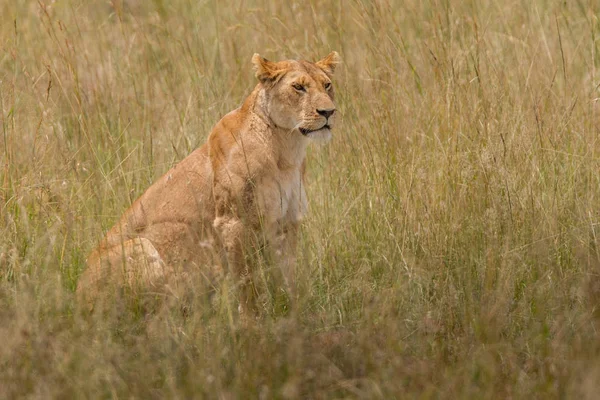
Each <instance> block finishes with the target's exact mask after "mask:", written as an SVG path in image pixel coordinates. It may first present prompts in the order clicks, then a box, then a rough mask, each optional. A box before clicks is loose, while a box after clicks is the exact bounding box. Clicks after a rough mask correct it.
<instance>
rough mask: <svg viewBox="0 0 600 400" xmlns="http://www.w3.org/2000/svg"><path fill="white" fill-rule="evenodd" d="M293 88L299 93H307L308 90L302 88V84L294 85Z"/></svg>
mask: <svg viewBox="0 0 600 400" xmlns="http://www.w3.org/2000/svg"><path fill="white" fill-rule="evenodd" d="M292 87H293V88H294V89H296V90H297V91H299V92H306V89H305V88H304V86H302V85H301V84H299V83H294V84H293V85H292Z"/></svg>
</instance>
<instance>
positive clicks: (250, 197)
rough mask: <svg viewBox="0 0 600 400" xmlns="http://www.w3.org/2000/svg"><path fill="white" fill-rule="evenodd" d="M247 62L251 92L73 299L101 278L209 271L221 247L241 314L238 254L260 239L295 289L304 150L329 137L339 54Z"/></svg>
mask: <svg viewBox="0 0 600 400" xmlns="http://www.w3.org/2000/svg"><path fill="white" fill-rule="evenodd" d="M252 62H253V64H254V67H255V69H256V76H257V78H258V80H259V83H258V85H257V86H256V87H255V89H254V90H253V92H252V93H251V94H250V95H249V96H248V98H247V99H246V100H245V101H244V103H243V105H242V106H241V107H240V108H238V109H236V110H234V111H232V112H230V113H229V114H227V115H225V116H224V117H223V118H222V119H221V120H220V121H219V122H218V123H217V124H216V126H215V127H214V128H213V130H212V132H211V134H210V136H209V138H208V141H207V143H206V144H204V145H203V146H202V147H200V148H199V149H197V150H196V151H194V152H193V153H192V154H190V155H189V156H188V157H187V158H185V159H184V160H183V161H181V162H180V163H179V164H178V165H176V166H175V167H173V168H172V169H171V170H170V171H168V172H167V173H166V174H165V175H164V176H163V177H161V178H160V179H159V180H158V181H157V182H155V183H154V184H153V185H152V186H151V187H150V188H149V189H148V190H147V191H146V192H145V193H144V194H143V195H142V196H141V197H140V198H139V199H137V200H136V201H135V202H134V203H133V205H132V206H131V207H130V208H129V209H128V210H127V211H126V212H125V214H124V215H123V216H122V217H121V219H120V220H119V222H118V223H117V224H116V225H115V226H114V227H113V228H112V229H111V230H110V231H109V232H108V233H107V235H106V237H105V238H104V240H103V241H102V242H101V243H100V244H99V246H98V247H97V248H96V249H95V250H94V251H92V253H91V254H90V256H89V257H88V260H87V269H86V271H84V273H83V275H82V276H81V277H80V279H79V283H78V286H77V292H78V293H79V294H80V295H84V296H87V297H90V298H94V297H95V296H96V295H97V294H98V292H99V290H100V289H101V286H102V285H104V284H106V283H108V282H112V283H116V284H119V285H122V284H129V285H132V284H141V285H142V286H145V287H147V286H151V285H157V284H158V283H159V282H162V280H163V278H169V277H170V276H171V275H173V274H174V271H175V270H176V269H177V268H180V267H181V268H184V270H185V269H187V268H205V269H206V271H211V270H212V269H213V268H214V267H213V266H215V265H220V264H221V261H220V259H219V257H216V256H215V255H216V254H219V251H218V249H223V250H224V254H225V258H226V264H227V267H228V269H229V270H231V271H232V272H234V273H235V274H236V276H237V277H238V279H239V284H240V287H241V288H240V295H239V296H240V309H241V311H244V310H245V309H246V308H247V307H250V306H251V305H252V301H251V297H252V296H251V293H252V289H251V279H250V277H251V271H250V267H249V266H248V264H247V263H246V261H245V252H246V250H247V249H248V248H249V246H251V245H253V244H254V245H256V243H257V241H256V238H263V237H264V238H266V240H267V242H268V244H269V245H270V246H271V248H272V249H273V250H274V251H273V253H274V254H276V255H277V256H278V258H279V260H280V264H281V266H282V268H283V271H284V277H285V279H286V284H288V286H289V287H291V286H292V285H293V280H294V272H293V269H294V263H295V258H294V257H295V247H296V246H295V244H296V236H297V231H298V225H299V223H300V221H301V220H302V217H303V216H304V215H305V213H306V208H307V203H306V193H305V191H304V183H303V178H304V162H305V150H306V146H307V144H308V143H309V141H310V139H319V140H328V139H329V137H330V135H331V133H330V129H329V128H330V127H332V126H333V122H334V111H335V105H334V102H333V98H334V96H333V88H332V87H331V77H332V75H333V72H334V69H335V65H336V64H337V62H338V55H337V53H335V52H333V53H331V54H330V55H328V56H327V57H326V58H325V59H323V60H321V61H319V62H317V63H310V62H307V61H281V62H270V61H268V60H266V59H264V58H262V57H260V56H259V55H258V54H255V55H254V57H253V58H252ZM207 274H210V273H209V272H207Z"/></svg>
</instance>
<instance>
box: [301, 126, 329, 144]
mask: <svg viewBox="0 0 600 400" xmlns="http://www.w3.org/2000/svg"><path fill="white" fill-rule="evenodd" d="M306 137H307V138H308V139H310V140H311V141H312V142H315V143H317V144H321V145H323V144H327V143H329V141H330V140H331V129H329V128H323V129H319V130H318V131H312V132H310V133H309V134H307V135H306Z"/></svg>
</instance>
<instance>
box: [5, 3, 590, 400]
mask: <svg viewBox="0 0 600 400" xmlns="http://www.w3.org/2000/svg"><path fill="white" fill-rule="evenodd" d="M599 12H600V4H599V3H597V2H596V1H595V0H594V1H592V0H590V1H587V0H574V1H571V0H569V1H551V0H531V1H525V0H508V1H497V0H482V1H475V0H467V1H454V0H446V1H441V0H439V1H436V0H431V1H416V0H406V1H393V0H374V1H365V0H338V1H316V0H304V1H295V0H293V1H288V2H275V1H267V0H254V1H243V0H240V1H216V0H202V1H188V0H173V1H162V0H154V1H141V0H114V1H91V2H89V1H79V0H57V1H50V0H40V1H39V2H38V1H14V2H11V1H3V2H2V4H1V5H0V123H1V128H0V143H1V144H0V397H2V398H22V397H24V398H139V399H151V398H181V399H184V398H220V399H233V398H240V399H245V398H260V399H269V398H281V399H294V398H316V399H317V398H323V399H326V398H380V399H389V398H474V399H479V398H482V399H483V398H515V399H516V398H524V399H531V398H540V399H542V398H543V399H548V398H588V399H593V398H597V397H598V396H599V395H600V340H599V339H600V335H599V332H598V330H599V329H600V309H599V306H600V141H599V139H598V138H599V134H600V121H599V117H600V116H599V114H600V103H599V101H600V100H599V98H600V90H599V84H600V54H598V53H599V51H600V23H599V21H598V13H599ZM332 50H336V51H338V52H339V54H340V56H341V58H342V60H343V63H342V64H340V65H339V67H338V68H337V70H336V76H335V79H334V85H335V87H336V101H337V106H338V111H339V115H338V120H337V122H338V123H337V125H336V128H335V129H334V131H333V140H332V141H331V142H330V143H329V144H328V145H326V146H312V147H310V148H309V153H308V159H307V162H308V169H307V193H308V198H309V204H310V212H309V215H308V217H307V218H306V219H305V221H304V224H303V227H302V234H301V240H300V243H299V257H298V291H299V297H298V301H297V302H296V303H294V304H293V306H292V304H291V303H290V301H289V298H288V297H286V295H285V293H283V292H282V290H281V286H280V285H279V284H278V281H277V278H276V275H277V274H276V273H275V272H276V271H275V270H274V267H273V266H271V265H270V264H269V262H268V260H263V261H261V260H260V257H258V258H259V259H258V260H257V261H256V266H255V279H256V282H257V293H258V300H259V315H258V317H257V318H256V321H255V322H254V323H249V324H242V323H240V319H239V317H238V314H237V303H236V299H235V290H234V287H235V284H234V282H232V281H231V279H230V278H226V279H224V280H223V281H222V283H220V284H219V285H217V287H214V288H212V290H213V292H212V294H211V291H210V289H211V288H208V287H207V285H206V284H203V283H201V282H202V280H201V279H194V277H192V278H191V279H189V280H188V282H187V286H185V287H183V288H182V289H181V290H179V291H173V292H171V294H169V293H166V294H165V293H162V294H160V295H159V294H152V293H140V292H134V291H127V290H125V291H124V292H120V294H119V295H118V296H115V300H114V302H113V303H112V305H111V306H110V307H106V308H105V309H104V310H103V311H102V312H91V313H90V312H89V309H87V308H86V307H84V306H83V305H82V304H80V303H79V302H78V300H77V297H76V296H75V294H74V291H75V287H76V285H77V280H78V277H79V276H80V274H81V273H82V271H83V270H84V268H85V259H86V257H87V255H88V254H89V252H90V251H91V250H92V249H93V248H94V247H95V246H96V245H97V243H98V242H99V241H100V240H101V238H102V237H103V235H104V234H105V233H106V231H107V230H108V229H109V228H110V227H111V226H112V225H113V224H114V223H115V222H116V221H117V219H118V218H119V216H120V215H121V214H122V213H123V212H124V211H125V209H127V208H128V207H129V206H130V205H131V203H132V202H133V201H134V200H135V199H136V198H137V197H138V196H139V195H141V194H142V193H143V192H144V190H145V189H146V188H147V187H149V186H150V185H151V184H152V182H154V181H155V180H156V179H158V178H159V177H160V176H161V175H162V174H163V173H165V172H166V171H167V170H168V169H169V168H170V167H172V166H173V165H175V164H176V163H177V162H178V161H180V160H182V159H183V158H184V157H185V156H187V155H188V154H189V153H191V152H192V151H193V150H194V149H195V148H197V147H198V146H200V145H201V144H202V143H204V142H205V140H206V138H207V135H208V133H209V132H210V130H211V128H212V126H213V125H214V124H215V123H216V122H217V121H218V120H219V119H220V118H221V117H222V116H223V115H225V114H226V113H227V112H229V111H231V110H233V109H234V108H237V107H238V106H239V105H240V104H241V102H242V101H243V100H244V98H245V97H246V96H247V95H248V94H249V93H250V92H251V90H252V88H253V87H254V85H255V84H256V79H255V77H254V71H253V70H252V65H251V62H250V60H251V57H252V55H253V54H254V53H255V52H258V53H260V54H261V55H263V56H265V57H267V58H269V59H271V60H281V59H294V58H303V59H307V60H312V61H316V60H319V59H321V58H322V57H324V56H325V55H327V54H328V53H329V52H330V51H332Z"/></svg>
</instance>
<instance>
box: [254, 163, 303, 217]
mask: <svg viewBox="0 0 600 400" xmlns="http://www.w3.org/2000/svg"><path fill="white" fill-rule="evenodd" d="M257 197H258V204H259V207H260V211H261V214H262V215H263V216H264V217H266V219H267V220H268V221H269V222H277V223H287V222H299V221H301V220H302V218H303V217H304V216H305V215H306V212H307V211H308V203H307V199H306V192H305V190H304V184H303V183H302V176H301V174H300V171H299V170H289V171H279V172H278V173H277V174H274V175H273V176H271V177H268V178H267V177H265V178H263V179H262V180H261V181H260V183H259V185H257Z"/></svg>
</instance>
